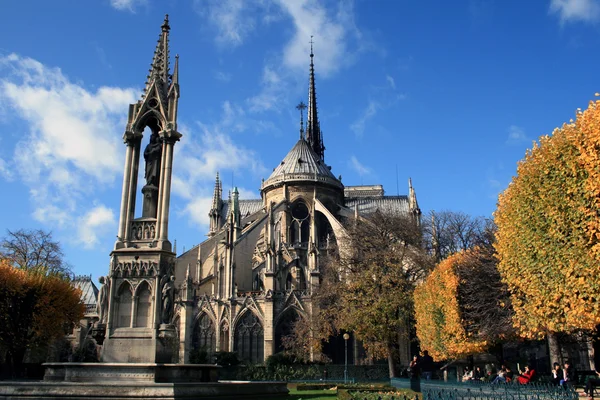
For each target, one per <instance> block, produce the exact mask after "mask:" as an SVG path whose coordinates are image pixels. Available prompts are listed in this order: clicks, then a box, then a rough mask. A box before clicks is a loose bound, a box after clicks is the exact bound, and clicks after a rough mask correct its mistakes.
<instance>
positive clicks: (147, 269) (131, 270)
mask: <svg viewBox="0 0 600 400" xmlns="http://www.w3.org/2000/svg"><path fill="white" fill-rule="evenodd" d="M157 273H158V271H157V264H156V263H155V262H154V261H150V262H147V261H132V262H124V263H123V262H120V263H118V264H117V265H116V266H115V267H114V268H113V270H112V276H113V277H115V278H123V277H127V276H131V277H154V276H156V274H157Z"/></svg>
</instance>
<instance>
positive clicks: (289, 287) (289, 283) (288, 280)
mask: <svg viewBox="0 0 600 400" xmlns="http://www.w3.org/2000/svg"><path fill="white" fill-rule="evenodd" d="M293 282H294V279H293V278H292V274H291V273H290V272H288V274H287V278H286V279H285V290H292V284H293Z"/></svg>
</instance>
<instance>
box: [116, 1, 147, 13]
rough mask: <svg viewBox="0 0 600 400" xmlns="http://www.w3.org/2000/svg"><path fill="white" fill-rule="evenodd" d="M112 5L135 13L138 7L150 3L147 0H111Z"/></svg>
mask: <svg viewBox="0 0 600 400" xmlns="http://www.w3.org/2000/svg"><path fill="white" fill-rule="evenodd" d="M110 5H111V7H113V8H115V9H117V10H119V11H129V12H131V13H135V12H136V10H137V8H138V7H141V6H146V5H148V1H147V0H110Z"/></svg>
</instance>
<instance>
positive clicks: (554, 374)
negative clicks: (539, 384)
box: [550, 362, 563, 385]
mask: <svg viewBox="0 0 600 400" xmlns="http://www.w3.org/2000/svg"><path fill="white" fill-rule="evenodd" d="M562 378H563V372H562V369H561V368H560V364H559V363H557V362H555V363H554V364H553V365H552V371H551V372H550V382H552V383H553V384H555V385H560V380H561V379H562Z"/></svg>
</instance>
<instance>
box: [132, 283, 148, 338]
mask: <svg viewBox="0 0 600 400" xmlns="http://www.w3.org/2000/svg"><path fill="white" fill-rule="evenodd" d="M151 298H152V293H151V292H150V286H149V285H148V282H146V281H144V282H142V283H140V286H139V287H138V288H137V306H136V313H135V326H136V327H149V326H150V316H151V313H152V301H151Z"/></svg>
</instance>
